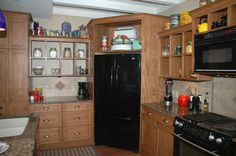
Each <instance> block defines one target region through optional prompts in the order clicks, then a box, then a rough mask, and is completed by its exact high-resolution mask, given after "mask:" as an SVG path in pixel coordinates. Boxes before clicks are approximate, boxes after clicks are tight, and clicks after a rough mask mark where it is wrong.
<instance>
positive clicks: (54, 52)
mask: <svg viewBox="0 0 236 156" xmlns="http://www.w3.org/2000/svg"><path fill="white" fill-rule="evenodd" d="M49 57H51V58H56V57H57V49H56V48H50V49H49Z"/></svg>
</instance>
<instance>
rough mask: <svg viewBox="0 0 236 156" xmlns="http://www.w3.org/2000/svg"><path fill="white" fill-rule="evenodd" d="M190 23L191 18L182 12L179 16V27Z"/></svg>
mask: <svg viewBox="0 0 236 156" xmlns="http://www.w3.org/2000/svg"><path fill="white" fill-rule="evenodd" d="M191 22H192V18H191V16H190V15H189V13H188V12H182V13H181V14H180V25H185V24H188V23H191Z"/></svg>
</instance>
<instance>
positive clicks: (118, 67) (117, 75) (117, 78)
mask: <svg viewBox="0 0 236 156" xmlns="http://www.w3.org/2000/svg"><path fill="white" fill-rule="evenodd" d="M119 69H120V66H119V65H118V66H117V67H116V86H117V85H118V81H119Z"/></svg>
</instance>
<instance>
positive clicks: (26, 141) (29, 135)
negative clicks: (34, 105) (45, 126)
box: [0, 116, 38, 156]
mask: <svg viewBox="0 0 236 156" xmlns="http://www.w3.org/2000/svg"><path fill="white" fill-rule="evenodd" d="M21 117H22V116H21ZM24 117H26V116H24ZM14 118H15V117H14ZM37 125H38V118H37V117H34V116H29V122H28V124H27V126H26V128H25V130H24V132H23V134H22V135H19V136H14V137H5V138H0V141H3V142H6V143H8V144H9V145H10V147H9V149H8V150H7V151H6V152H4V153H2V154H0V156H33V155H34V149H35V135H36V130H37Z"/></svg>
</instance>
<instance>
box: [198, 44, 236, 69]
mask: <svg viewBox="0 0 236 156" xmlns="http://www.w3.org/2000/svg"><path fill="white" fill-rule="evenodd" d="M235 51H236V41H227V42H218V43H211V44H200V45H196V46H195V72H206V73H212V72H214V73H215V72H219V73H232V72H236V53H235Z"/></svg>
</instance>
